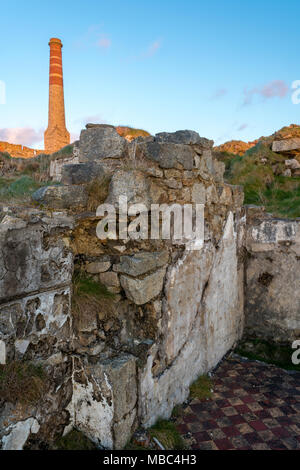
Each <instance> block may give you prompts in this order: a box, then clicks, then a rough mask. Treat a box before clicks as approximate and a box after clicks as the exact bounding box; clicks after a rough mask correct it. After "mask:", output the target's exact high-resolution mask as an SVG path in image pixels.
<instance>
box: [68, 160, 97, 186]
mask: <svg viewBox="0 0 300 470" xmlns="http://www.w3.org/2000/svg"><path fill="white" fill-rule="evenodd" d="M104 175H105V170H104V168H103V167H102V166H101V165H100V164H99V163H97V162H87V163H79V164H75V165H64V166H63V168H62V178H61V182H62V183H63V184H66V185H69V184H85V183H90V182H91V181H93V180H94V179H96V178H99V177H101V176H104Z"/></svg>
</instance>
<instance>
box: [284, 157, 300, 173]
mask: <svg viewBox="0 0 300 470" xmlns="http://www.w3.org/2000/svg"><path fill="white" fill-rule="evenodd" d="M285 166H287V167H288V168H291V169H292V170H298V169H299V168H300V163H299V162H298V160H296V159H295V158H292V159H291V160H286V161H285Z"/></svg>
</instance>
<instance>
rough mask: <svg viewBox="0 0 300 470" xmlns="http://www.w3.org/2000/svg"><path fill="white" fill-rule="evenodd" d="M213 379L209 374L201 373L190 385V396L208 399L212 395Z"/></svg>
mask: <svg viewBox="0 0 300 470" xmlns="http://www.w3.org/2000/svg"><path fill="white" fill-rule="evenodd" d="M212 387H213V384H212V381H211V379H210V377H208V375H201V376H200V377H199V378H198V379H197V380H196V381H195V382H194V383H193V384H192V385H191V387H190V397H191V398H198V400H208V399H210V398H211V397H212Z"/></svg>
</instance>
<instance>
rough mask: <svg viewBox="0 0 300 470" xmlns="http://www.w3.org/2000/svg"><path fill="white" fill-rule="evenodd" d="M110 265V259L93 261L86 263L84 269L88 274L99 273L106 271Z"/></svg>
mask: <svg viewBox="0 0 300 470" xmlns="http://www.w3.org/2000/svg"><path fill="white" fill-rule="evenodd" d="M110 267H111V262H110V261H94V262H93V263H88V265H87V266H86V271H87V272H88V273H89V274H99V273H104V272H105V271H108V270H109V268H110Z"/></svg>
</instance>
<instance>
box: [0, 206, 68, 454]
mask: <svg viewBox="0 0 300 470" xmlns="http://www.w3.org/2000/svg"><path fill="white" fill-rule="evenodd" d="M71 229H72V221H71V220H70V219H69V218H68V217H60V216H58V217H51V218H50V217H47V216H46V215H45V214H42V213H40V212H39V211H35V210H30V211H26V212H24V213H22V214H20V215H19V216H12V215H6V216H5V217H4V218H3V219H2V222H1V224H0V240H1V241H0V246H1V269H0V271H1V275H0V278H1V279H0V351H1V353H0V363H1V364H2V365H9V364H12V363H14V362H16V361H17V362H20V361H23V362H24V363H28V362H30V363H34V364H38V365H41V366H42V367H43V368H44V370H45V371H46V373H47V379H46V378H45V382H46V384H45V386H46V389H45V390H44V393H43V396H41V397H40V399H39V400H38V401H36V402H34V403H31V402H27V401H26V396H25V395H24V397H23V398H24V401H23V400H21V401H15V400H14V398H15V397H14V396H13V394H12V397H11V402H7V401H6V402H4V401H3V398H2V397H1V396H0V439H1V442H2V448H3V449H7V450H11V449H15V450H19V449H22V448H23V447H24V446H25V445H26V443H28V442H31V443H32V445H33V446H34V445H35V442H47V441H49V440H51V439H52V438H53V437H54V436H56V435H57V433H59V432H60V433H62V432H63V429H64V427H65V426H66V424H67V423H68V421H69V415H68V413H67V412H66V411H64V408H65V407H66V406H67V405H68V403H69V401H70V399H71V396H72V381H71V366H72V364H71V361H70V357H69V351H70V341H71V328H72V318H71V310H70V299H71V278H72V272H73V256H72V254H71V253H70V251H69V250H68V248H67V247H66V245H65V243H64V239H63V234H64V233H66V232H68V231H69V230H71ZM7 385H8V384H7ZM24 394H26V391H24Z"/></svg>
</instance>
